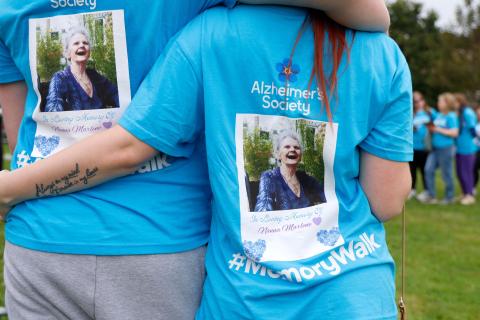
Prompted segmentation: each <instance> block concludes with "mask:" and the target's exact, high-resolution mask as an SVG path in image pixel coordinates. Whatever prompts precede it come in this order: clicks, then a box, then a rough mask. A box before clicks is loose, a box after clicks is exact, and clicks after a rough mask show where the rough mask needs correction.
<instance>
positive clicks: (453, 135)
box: [432, 127, 458, 138]
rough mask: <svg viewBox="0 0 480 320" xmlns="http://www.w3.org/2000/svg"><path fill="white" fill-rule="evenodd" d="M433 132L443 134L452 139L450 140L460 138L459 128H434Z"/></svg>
mask: <svg viewBox="0 0 480 320" xmlns="http://www.w3.org/2000/svg"><path fill="white" fill-rule="evenodd" d="M432 131H433V132H437V133H440V134H443V135H444V136H447V137H450V138H456V137H458V129H457V128H454V129H447V128H441V127H433V129H432Z"/></svg>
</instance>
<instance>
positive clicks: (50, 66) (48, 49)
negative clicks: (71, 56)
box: [37, 33, 63, 82]
mask: <svg viewBox="0 0 480 320" xmlns="http://www.w3.org/2000/svg"><path fill="white" fill-rule="evenodd" d="M62 55H63V47H62V44H61V43H60V41H59V40H55V39H53V38H52V36H51V35H50V34H49V33H47V34H45V35H41V34H39V35H38V38H37V72H38V76H39V77H40V81H41V82H47V81H50V79H51V78H52V76H53V74H54V73H55V72H57V71H59V70H61V69H62V68H63V66H62V63H61V59H62Z"/></svg>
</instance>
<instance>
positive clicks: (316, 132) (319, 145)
mask: <svg viewBox="0 0 480 320" xmlns="http://www.w3.org/2000/svg"><path fill="white" fill-rule="evenodd" d="M297 131H298V133H299V135H300V138H301V139H302V144H303V150H302V164H301V165H300V166H299V168H298V169H300V170H303V171H305V172H306V173H308V174H310V175H312V176H314V177H315V178H316V179H317V180H318V181H323V180H324V171H325V169H324V162H323V142H324V140H325V126H324V125H320V126H319V127H313V126H310V125H309V124H308V122H307V121H306V120H299V121H298V122H297Z"/></svg>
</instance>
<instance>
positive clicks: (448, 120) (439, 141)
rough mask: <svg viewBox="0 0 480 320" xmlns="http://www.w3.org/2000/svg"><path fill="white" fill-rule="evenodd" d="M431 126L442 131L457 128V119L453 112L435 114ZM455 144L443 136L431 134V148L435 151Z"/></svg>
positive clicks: (435, 133)
mask: <svg viewBox="0 0 480 320" xmlns="http://www.w3.org/2000/svg"><path fill="white" fill-rule="evenodd" d="M433 124H434V125H435V126H436V127H439V128H444V129H455V128H458V117H457V115H456V114H455V113H454V112H449V113H447V114H444V113H441V112H437V113H436V114H435V116H434V118H433ZM454 144H455V139H454V138H452V137H449V136H446V135H444V134H441V133H438V132H434V133H432V147H433V148H437V149H442V148H448V147H451V146H453V145H454Z"/></svg>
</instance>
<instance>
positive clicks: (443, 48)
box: [389, 0, 480, 105]
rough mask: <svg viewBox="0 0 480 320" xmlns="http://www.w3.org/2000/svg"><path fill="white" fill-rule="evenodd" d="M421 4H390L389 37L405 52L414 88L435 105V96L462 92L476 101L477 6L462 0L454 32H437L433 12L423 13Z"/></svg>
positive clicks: (400, 0) (403, 0)
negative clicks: (462, 3) (390, 23)
mask: <svg viewBox="0 0 480 320" xmlns="http://www.w3.org/2000/svg"><path fill="white" fill-rule="evenodd" d="M422 9H423V6H422V4H420V3H418V2H415V1H409V0H397V1H395V2H393V3H391V4H390V5H389V10H390V14H391V21H392V25H391V29H390V35H391V36H392V38H393V39H395V41H396V42H397V43H398V44H399V46H400V48H401V49H402V51H403V52H404V54H405V56H406V58H407V61H408V64H409V66H410V70H411V72H412V80H413V87H414V89H415V90H419V91H421V92H423V93H424V95H425V97H426V99H427V101H428V102H429V103H430V104H431V105H435V102H436V99H437V96H438V94H440V93H442V92H445V91H451V92H464V93H466V94H467V95H468V96H469V97H470V98H471V99H472V98H473V99H475V98H476V99H479V98H480V97H479V96H478V95H479V94H480V93H479V92H478V90H479V88H480V72H479V71H480V58H479V56H478V54H479V52H480V27H479V26H480V4H479V3H478V0H477V1H472V0H464V5H463V7H459V8H458V9H457V12H456V13H457V23H456V25H455V26H454V28H453V30H440V29H439V28H438V27H437V25H436V23H437V20H438V16H437V14H436V13H435V12H434V11H429V12H428V13H427V14H426V15H424V14H423V13H422Z"/></svg>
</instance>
